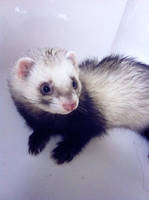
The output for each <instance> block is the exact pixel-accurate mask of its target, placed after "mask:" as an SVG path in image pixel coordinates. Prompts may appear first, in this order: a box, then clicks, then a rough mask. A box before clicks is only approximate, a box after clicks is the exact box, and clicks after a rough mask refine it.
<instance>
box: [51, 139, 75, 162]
mask: <svg viewBox="0 0 149 200" xmlns="http://www.w3.org/2000/svg"><path fill="white" fill-rule="evenodd" d="M75 152H76V151H75V149H74V148H73V147H72V146H71V145H70V144H68V143H66V142H59V143H58V146H57V147H56V148H55V149H54V150H53V152H52V157H53V158H54V159H55V160H56V162H57V164H63V163H64V162H70V161H71V160H72V159H73V158H74V156H75V155H76V153H75Z"/></svg>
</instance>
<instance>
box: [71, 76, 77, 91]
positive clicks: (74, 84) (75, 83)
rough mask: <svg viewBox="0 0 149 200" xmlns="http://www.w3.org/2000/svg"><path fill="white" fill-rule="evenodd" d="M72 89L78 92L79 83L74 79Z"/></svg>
mask: <svg viewBox="0 0 149 200" xmlns="http://www.w3.org/2000/svg"><path fill="white" fill-rule="evenodd" d="M72 87H73V88H74V89H75V90H76V89H77V88H78V82H77V81H76V80H75V79H74V78H73V79H72Z"/></svg>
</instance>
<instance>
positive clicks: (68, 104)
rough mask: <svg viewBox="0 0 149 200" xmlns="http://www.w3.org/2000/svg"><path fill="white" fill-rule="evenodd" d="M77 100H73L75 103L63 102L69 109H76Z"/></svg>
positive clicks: (65, 107) (66, 108) (64, 106)
mask: <svg viewBox="0 0 149 200" xmlns="http://www.w3.org/2000/svg"><path fill="white" fill-rule="evenodd" d="M76 104H77V103H76V102H73V103H64V104H63V108H64V109H65V110H67V111H72V110H74V108H75V107H76Z"/></svg>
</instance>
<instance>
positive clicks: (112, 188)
mask: <svg viewBox="0 0 149 200" xmlns="http://www.w3.org/2000/svg"><path fill="white" fill-rule="evenodd" d="M148 19H149V3H148V1H147V0H142V1H137V0H129V1H127V0H121V1H119V0H111V1H108V0H95V1H94V4H93V2H92V1H89V0H87V1H86V0H83V1H79V0H76V1H75V2H73V1H68V0H63V1H58V0H46V1H45V2H44V3H43V1H41V0H33V1H26V0H22V1H19V0H13V1H10V0H6V1H2V2H1V5H0V38H1V40H0V47H1V50H0V66H1V67H0V97H1V98H0V111H1V112H0V121H1V123H0V200H99V199H101V200H126V199H127V200H148V199H149V160H148V158H147V155H148V153H149V143H147V142H146V141H145V140H144V139H143V138H142V137H140V136H139V135H138V134H136V133H134V132H132V131H129V130H126V129H113V130H110V131H109V134H108V135H107V136H105V137H103V138H96V139H93V140H92V141H91V142H90V143H89V144H88V145H87V146H86V148H85V149H84V150H83V151H82V153H80V155H78V156H77V157H76V158H75V159H74V160H73V161H72V162H71V163H69V164H64V165H61V166H60V165H56V164H55V162H54V161H53V160H52V159H51V157H50V152H51V150H52V149H53V148H54V146H55V143H56V142H57V141H58V140H59V138H53V139H52V140H51V141H50V143H49V144H48V145H47V147H46V149H45V150H44V151H43V152H42V153H41V154H40V155H39V156H36V157H35V156H31V155H29V154H28V152H27V140H28V136H29V134H30V130H29V129H28V128H27V127H26V126H25V124H24V121H23V119H22V118H21V117H20V116H19V114H18V113H17V112H16V109H15V107H14V105H13V103H12V101H11V99H10V95H9V92H8V88H7V79H8V71H9V68H10V67H11V66H12V65H13V63H14V62H15V61H16V59H17V58H19V57H20V56H22V55H23V52H24V51H26V50H27V49H29V48H32V47H39V46H52V47H53V46H59V47H65V48H67V49H70V50H75V51H76V52H77V55H78V58H79V60H81V59H82V58H84V57H87V56H97V57H99V59H100V58H102V57H103V56H105V55H107V54H109V53H121V54H127V55H132V56H135V57H138V58H139V59H140V60H141V61H144V62H147V63H149V56H148V52H149V39H148V32H149V28H148Z"/></svg>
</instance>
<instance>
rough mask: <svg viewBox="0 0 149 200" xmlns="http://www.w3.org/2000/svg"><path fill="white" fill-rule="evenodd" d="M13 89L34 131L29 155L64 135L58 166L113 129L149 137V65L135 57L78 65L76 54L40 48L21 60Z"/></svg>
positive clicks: (56, 154) (56, 151) (12, 78)
mask: <svg viewBox="0 0 149 200" xmlns="http://www.w3.org/2000/svg"><path fill="white" fill-rule="evenodd" d="M9 89H10V93H11V96H12V99H13V101H14V103H15V106H16V108H17V110H18V112H19V113H20V114H21V115H22V116H23V118H24V119H25V121H26V123H27V125H28V126H29V127H31V129H32V130H33V132H32V134H31V135H30V137H29V141H28V146H29V153H31V154H34V155H37V154H38V153H40V152H41V151H42V150H43V149H44V148H45V146H46V144H47V142H48V141H49V140H50V138H51V136H54V135H61V137H62V139H61V141H60V142H59V143H58V144H57V146H56V147H55V149H54V150H53V151H52V157H53V158H54V159H55V161H56V162H57V163H58V164H62V163H64V162H70V161H71V160H72V159H73V158H74V157H75V156H76V155H77V154H79V153H80V152H81V150H82V149H83V148H84V147H85V145H86V144H87V143H88V142H89V141H90V140H91V139H92V138H94V137H96V136H102V135H104V134H105V133H106V132H107V130H108V129H109V128H112V127H126V128H129V129H132V130H134V131H137V132H139V133H141V134H142V135H144V136H145V137H146V138H147V139H149V66H148V65H146V64H143V63H141V62H137V61H135V60H134V59H133V58H130V57H123V56H119V55H113V56H112V55H111V56H107V57H105V58H104V59H103V60H101V61H98V60H96V59H86V60H85V61H83V62H81V63H80V64H78V62H77V59H76V56H75V54H74V52H71V51H67V50H65V49H59V48H58V49H50V48H45V49H38V50H35V51H34V53H32V54H30V55H29V56H28V57H22V58H20V59H19V60H18V61H17V62H16V64H15V65H14V67H13V68H12V70H11V73H10V80H9Z"/></svg>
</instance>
